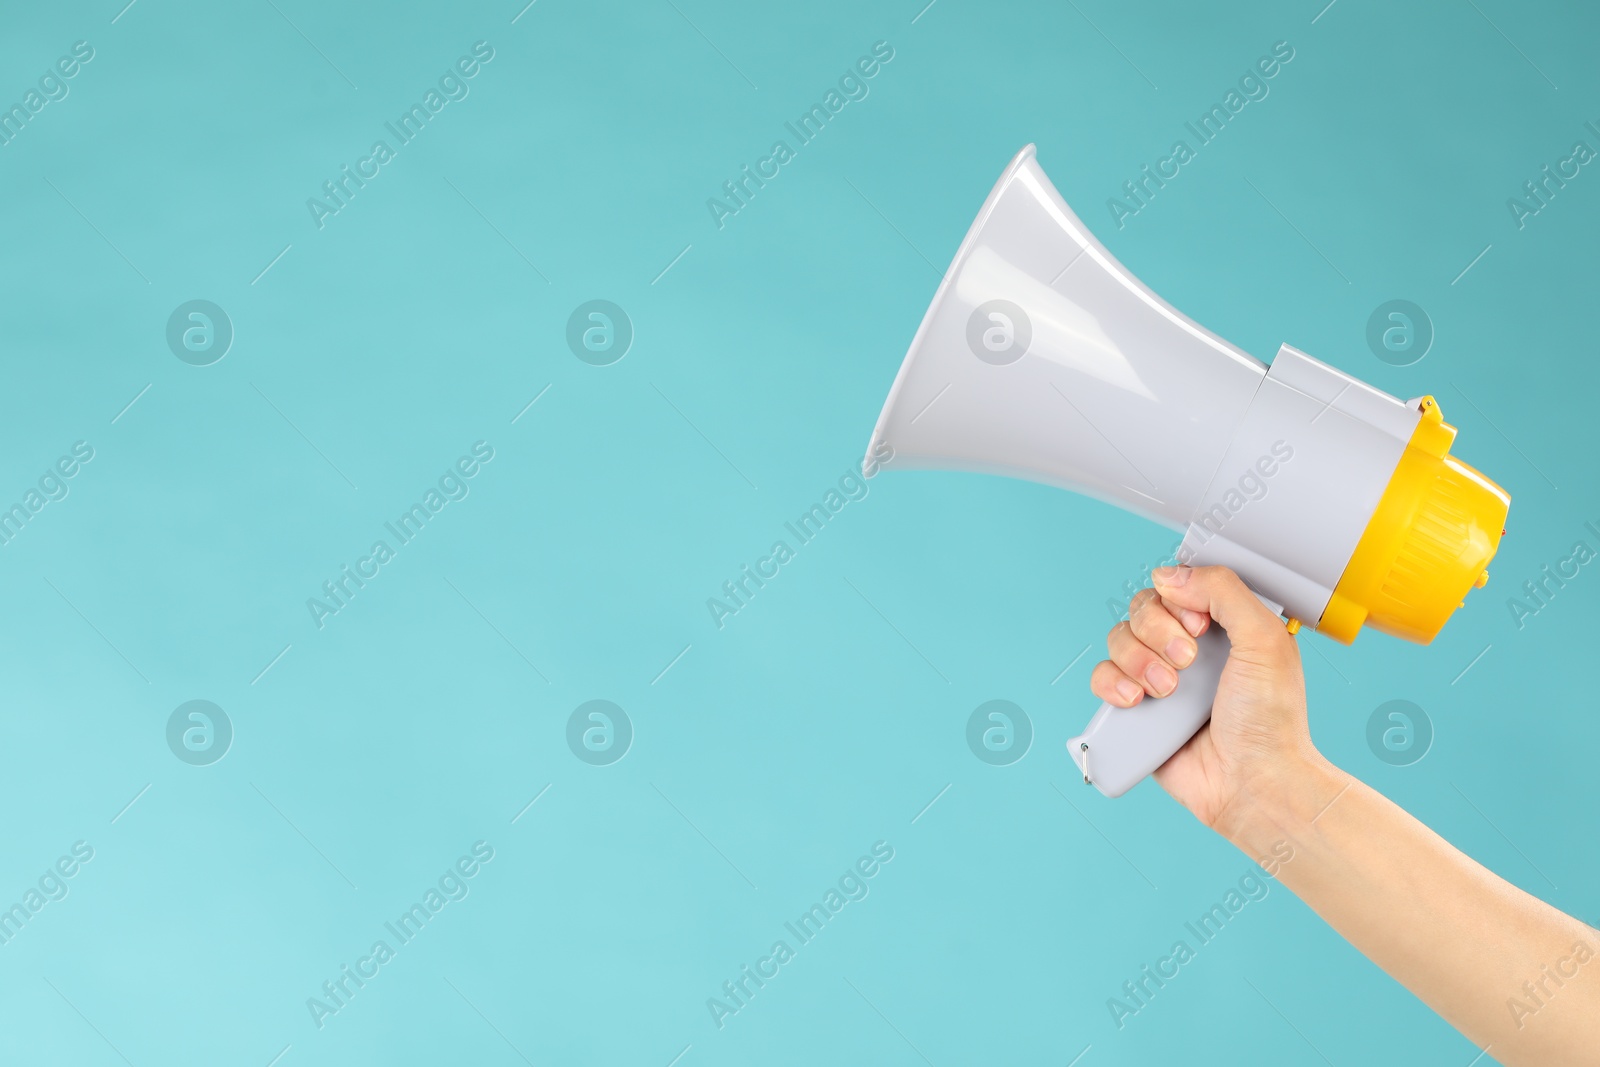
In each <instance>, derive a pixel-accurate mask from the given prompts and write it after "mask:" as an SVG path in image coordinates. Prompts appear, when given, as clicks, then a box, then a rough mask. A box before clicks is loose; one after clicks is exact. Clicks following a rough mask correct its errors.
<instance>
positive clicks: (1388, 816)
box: [1217, 758, 1600, 1067]
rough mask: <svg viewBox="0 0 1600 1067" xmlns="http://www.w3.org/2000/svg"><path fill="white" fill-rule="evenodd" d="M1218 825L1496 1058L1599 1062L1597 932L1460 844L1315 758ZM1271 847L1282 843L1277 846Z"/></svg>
mask: <svg viewBox="0 0 1600 1067" xmlns="http://www.w3.org/2000/svg"><path fill="white" fill-rule="evenodd" d="M1231 807H1232V809H1233V810H1230V811H1229V812H1227V813H1226V817H1225V818H1224V819H1219V820H1218V825H1217V829H1218V830H1219V831H1220V832H1222V833H1224V835H1225V836H1227V837H1228V838H1229V839H1230V840H1231V841H1233V843H1234V844H1236V845H1237V846H1238V847H1239V848H1241V849H1242V850H1244V851H1245V852H1246V853H1247V854H1248V855H1250V856H1252V857H1265V856H1269V855H1271V854H1273V846H1274V845H1276V844H1278V843H1280V842H1286V843H1287V844H1288V845H1289V847H1290V848H1292V849H1293V858H1292V859H1290V860H1288V861H1287V862H1285V863H1283V864H1281V865H1280V866H1278V867H1277V869H1276V872H1275V873H1276V876H1277V878H1278V879H1279V880H1280V881H1281V882H1282V883H1283V884H1284V885H1285V886H1287V887H1288V888H1289V889H1290V890H1291V891H1292V892H1294V893H1295V894H1296V895H1297V896H1299V897H1300V898H1301V899H1302V900H1304V901H1305V902H1306V903H1307V904H1308V905H1310V906H1311V908H1312V909H1314V910H1315V911H1316V912H1317V913H1318V914H1319V915H1321V916H1322V917H1323V918H1324V919H1325V920H1327V922H1328V924H1329V925H1330V926H1332V927H1333V928H1334V929H1335V930H1337V931H1338V932H1339V933H1340V934H1342V935H1343V936H1344V937H1345V939H1346V940H1348V941H1349V942H1350V943H1351V944H1352V945H1354V946H1355V947H1356V948H1357V949H1359V950H1360V951H1361V952H1362V953H1363V954H1365V955H1366V956H1367V957H1368V958H1369V959H1371V960H1372V961H1373V962H1374V963H1376V964H1378V966H1380V967H1382V968H1383V969H1384V970H1385V971H1387V972H1388V973H1389V974H1390V975H1391V976H1392V977H1393V978H1394V979H1395V980H1396V981H1398V982H1400V983H1401V984H1402V985H1404V986H1406V987H1407V988H1408V989H1410V990H1411V991H1412V992H1413V993H1415V994H1416V995H1417V996H1418V997H1420V998H1421V999H1422V1000H1423V1001H1425V1002H1426V1003H1427V1004H1428V1005H1429V1006H1431V1007H1432V1008H1433V1009H1434V1010H1435V1011H1437V1012H1438V1013H1439V1014H1440V1015H1441V1016H1443V1017H1444V1018H1445V1019H1446V1020H1448V1021H1449V1022H1450V1023H1451V1024H1452V1025H1453V1026H1455V1027H1456V1029H1458V1030H1460V1031H1461V1032H1462V1033H1463V1034H1465V1035H1466V1036H1467V1037H1468V1038H1469V1039H1470V1040H1472V1041H1474V1042H1476V1043H1477V1044H1478V1045H1479V1046H1480V1047H1483V1046H1486V1045H1487V1046H1491V1048H1490V1055H1492V1056H1494V1057H1495V1058H1496V1059H1498V1060H1499V1061H1500V1062H1502V1063H1504V1064H1507V1065H1508V1067H1521V1065H1524V1064H1526V1065H1538V1067H1565V1065H1569V1064H1570V1065H1596V1064H1600V1032H1597V1027H1596V1021H1597V1020H1600V955H1597V953H1600V936H1597V935H1596V932H1595V931H1594V930H1592V929H1590V928H1589V927H1588V926H1585V925H1584V924H1583V923H1580V922H1578V921H1577V920H1576V919H1573V918H1571V917H1570V916H1567V915H1564V914H1563V913H1561V912H1560V911H1557V910H1556V909H1555V908H1553V907H1551V906H1550V905H1548V904H1546V903H1544V902H1543V901H1540V900H1538V899H1537V898H1535V897H1533V896H1530V895H1529V894H1527V893H1525V892H1523V891H1522V890H1520V889H1518V888H1516V887H1515V886H1513V885H1511V884H1510V883H1508V882H1506V881H1504V880H1503V879H1501V878H1499V877H1497V876H1496V875H1494V874H1492V873H1490V872H1489V871H1488V870H1487V869H1485V868H1484V867H1482V866H1480V865H1479V864H1478V863H1476V862H1474V861H1473V860H1472V859H1470V858H1468V857H1467V856H1465V855H1463V854H1462V853H1461V852H1460V851H1458V850H1457V849H1455V848H1454V847H1452V846H1451V845H1450V844H1449V843H1448V842H1447V841H1445V840H1444V839H1443V838H1441V837H1439V835H1437V834H1435V833H1434V832H1433V831H1432V830H1429V829H1428V828H1427V827H1426V826H1424V825H1422V824H1421V823H1420V822H1418V821H1417V820H1416V819H1414V818H1412V817H1411V816H1410V815H1408V814H1407V813H1406V812H1405V811H1403V810H1401V809H1400V808H1399V807H1398V806H1397V805H1395V804H1394V803H1393V802H1391V801H1390V800H1388V799H1387V798H1386V797H1384V796H1382V795H1381V794H1379V793H1378V792H1376V791H1375V790H1373V789H1371V788H1370V787H1368V786H1367V785H1365V784H1364V783H1362V782H1359V781H1357V780H1355V779H1354V778H1353V777H1351V776H1350V775H1348V774H1346V773H1344V772H1343V771H1340V770H1339V769H1337V768H1335V767H1333V766H1332V765H1331V764H1329V763H1327V762H1326V761H1324V760H1321V759H1320V758H1318V759H1316V760H1315V761H1313V762H1312V763H1311V764H1309V765H1306V766H1304V767H1297V768H1295V769H1294V771H1293V773H1285V774H1283V775H1281V776H1278V780H1277V781H1275V782H1273V783H1270V784H1263V785H1261V786H1259V787H1258V788H1257V789H1255V790H1254V792H1253V794H1252V795H1247V796H1242V797H1241V798H1240V799H1239V801H1238V802H1237V803H1236V804H1234V805H1232V806H1231ZM1279 854H1280V855H1281V854H1282V850H1281V849H1280V851H1279Z"/></svg>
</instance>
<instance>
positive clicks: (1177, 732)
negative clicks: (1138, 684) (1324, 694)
mask: <svg viewBox="0 0 1600 1067" xmlns="http://www.w3.org/2000/svg"><path fill="white" fill-rule="evenodd" d="M1195 645H1196V646H1197V648H1196V651H1195V656H1194V662H1193V663H1191V664H1189V666H1187V667H1185V668H1184V669H1183V670H1182V671H1180V672H1179V673H1178V687H1177V688H1176V689H1174V690H1173V691H1172V692H1171V693H1170V694H1168V695H1167V696H1164V697H1148V696H1147V697H1145V699H1143V700H1141V701H1140V702H1139V703H1137V704H1135V705H1134V706H1133V707H1131V708H1119V707H1115V706H1114V705H1111V704H1101V705H1100V710H1099V711H1097V712H1095V713H1094V718H1092V719H1090V720H1089V725H1088V726H1086V727H1085V728H1084V731H1083V733H1081V734H1079V735H1078V736H1077V737H1074V738H1072V739H1071V740H1070V741H1068V742H1067V751H1068V752H1069V753H1070V754H1071V756H1072V762H1074V763H1076V764H1077V765H1078V769H1079V770H1080V771H1082V772H1083V777H1084V781H1086V782H1089V783H1091V784H1093V785H1094V787H1095V788H1096V789H1098V790H1100V792H1102V793H1104V794H1105V795H1106V796H1108V797H1120V796H1121V795H1122V794H1124V793H1126V792H1127V791H1128V790H1130V789H1132V788H1133V787H1134V786H1135V785H1138V784H1139V782H1140V781H1141V780H1142V779H1143V778H1144V777H1145V776H1146V775H1148V774H1150V773H1151V772H1153V771H1154V770H1155V769H1156V768H1157V767H1159V766H1161V765H1162V764H1163V763H1165V762H1167V760H1168V759H1170V758H1171V757H1172V754H1173V753H1174V752H1176V751H1178V749H1180V748H1182V747H1183V743H1184V742H1185V741H1187V740H1189V738H1191V737H1193V736H1194V735H1195V733H1196V732H1197V731H1198V730H1199V729H1200V727H1202V726H1204V725H1205V724H1206V720H1207V719H1209V718H1211V704H1212V702H1213V701H1214V700H1216V697H1217V682H1218V681H1220V680H1221V678H1222V667H1223V665H1224V664H1225V663H1227V662H1228V649H1229V647H1230V646H1229V643H1228V635H1227V634H1226V633H1224V632H1223V629H1222V627H1220V626H1216V625H1212V626H1211V627H1210V628H1209V629H1207V630H1206V632H1205V633H1203V634H1201V635H1200V636H1199V637H1197V638H1196V639H1195Z"/></svg>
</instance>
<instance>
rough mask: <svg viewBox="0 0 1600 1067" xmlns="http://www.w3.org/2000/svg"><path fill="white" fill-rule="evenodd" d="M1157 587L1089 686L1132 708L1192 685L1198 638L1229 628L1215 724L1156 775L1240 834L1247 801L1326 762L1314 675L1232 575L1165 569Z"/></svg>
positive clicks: (1133, 612) (1209, 821)
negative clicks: (1314, 711) (1186, 678)
mask: <svg viewBox="0 0 1600 1067" xmlns="http://www.w3.org/2000/svg"><path fill="white" fill-rule="evenodd" d="M1151 578H1152V579H1153V580H1154V582H1155V586H1156V588H1154V589H1144V590H1141V591H1140V592H1139V594H1138V595H1137V596H1135V597H1134V598H1133V602H1132V604H1131V605H1130V606H1129V609H1128V621H1126V622H1120V623H1118V624H1117V625H1116V626H1114V627H1112V629H1111V633H1110V634H1109V635H1108V636H1107V638H1106V644H1107V646H1108V650H1109V652H1110V655H1111V658H1110V659H1108V660H1103V661H1101V662H1100V663H1099V664H1097V665H1096V666H1095V669H1094V673H1093V675H1092V676H1091V677H1090V679H1089V688H1090V689H1091V690H1093V692H1094V694H1095V695H1096V696H1098V697H1099V698H1100V699H1102V700H1105V701H1108V702H1110V703H1112V704H1114V705H1116V706H1117V707H1120V708H1131V707H1134V706H1135V705H1137V704H1138V703H1139V702H1140V701H1142V700H1143V699H1144V698H1145V695H1146V694H1149V695H1150V696H1152V697H1164V696H1167V695H1169V694H1170V693H1172V692H1173V690H1174V689H1175V688H1176V687H1178V686H1180V685H1182V684H1184V683H1183V679H1182V677H1181V675H1180V674H1179V672H1180V671H1181V669H1182V668H1184V667H1187V666H1188V665H1189V664H1190V663H1191V662H1193V660H1194V656H1195V650H1196V645H1195V641H1194V639H1195V638H1196V637H1198V636H1199V635H1200V634H1202V633H1204V632H1205V630H1206V627H1207V626H1211V625H1220V626H1221V627H1222V628H1223V629H1224V630H1225V631H1227V634H1228V640H1229V642H1230V643H1231V645H1232V649H1231V651H1230V652H1229V654H1228V662H1227V664H1226V665H1225V666H1224V667H1223V670H1222V678H1221V681H1220V682H1219V683H1218V685H1217V695H1216V701H1215V703H1214V704H1213V706H1212V709H1211V721H1210V722H1208V723H1207V724H1206V725H1204V726H1202V727H1201V728H1200V731H1199V732H1198V733H1196V734H1195V735H1194V736H1193V737H1192V738H1190V739H1189V741H1188V742H1187V743H1186V744H1185V745H1184V746H1183V747H1182V748H1180V749H1179V750H1178V751H1177V752H1176V753H1174V754H1173V756H1172V758H1171V759H1169V760H1167V762H1166V763H1164V764H1162V766H1161V768H1160V769H1159V770H1157V771H1156V772H1155V779H1156V781H1157V782H1159V783H1160V784H1161V787H1162V788H1163V789H1165V790H1166V791H1167V792H1168V793H1170V794H1172V796H1173V797H1174V798H1175V799H1176V800H1177V801H1178V802H1179V803H1181V804H1182V805H1183V806H1184V807H1186V808H1188V809H1189V810H1190V811H1191V812H1193V813H1194V815H1195V817H1196V818H1198V819H1199V820H1200V821H1201V822H1203V823H1204V824H1205V825H1207V826H1209V827H1212V828H1213V829H1216V830H1218V831H1220V832H1222V833H1223V834H1224V835H1227V836H1231V835H1230V823H1231V822H1232V821H1233V820H1234V819H1236V818H1238V817H1240V816H1241V815H1242V810H1241V809H1243V808H1246V807H1248V803H1247V798H1249V797H1250V796H1252V795H1255V794H1257V793H1259V792H1266V791H1267V790H1268V789H1270V788H1271V787H1274V786H1276V785H1278V784H1280V783H1282V782H1283V781H1284V779H1285V776H1286V775H1292V774H1294V773H1296V771H1297V770H1298V769H1299V768H1302V767H1304V766H1305V765H1306V764H1307V763H1308V762H1317V761H1320V760H1321V757H1320V755H1318V754H1317V751H1316V749H1315V747H1314V746H1313V745H1312V743H1311V732H1310V729H1309V727H1308V725H1307V722H1306V695H1305V676H1304V674H1303V673H1302V670H1301V667H1300V650H1299V647H1298V646H1297V645H1296V643H1295V639H1294V638H1293V637H1292V636H1290V634H1289V632H1288V630H1287V629H1286V628H1285V627H1284V624H1283V620H1282V619H1280V618H1278V617H1277V616H1276V615H1274V614H1273V613H1272V612H1271V611H1270V610H1268V609H1267V607H1266V606H1265V605H1263V604H1262V603H1261V601H1260V600H1258V599H1256V596H1255V594H1254V593H1252V592H1250V590H1249V588H1248V587H1247V586H1246V585H1245V584H1244V582H1243V581H1242V580H1240V578H1239V576H1238V575H1237V574H1235V573H1234V572H1233V571H1231V570H1229V569H1228V568H1226V567H1162V568H1159V569H1158V570H1156V571H1155V572H1154V573H1153V574H1152V575H1151Z"/></svg>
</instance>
